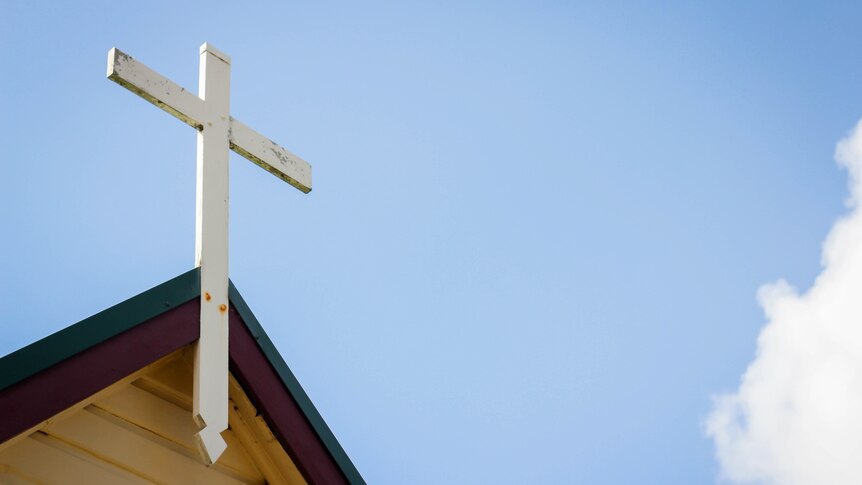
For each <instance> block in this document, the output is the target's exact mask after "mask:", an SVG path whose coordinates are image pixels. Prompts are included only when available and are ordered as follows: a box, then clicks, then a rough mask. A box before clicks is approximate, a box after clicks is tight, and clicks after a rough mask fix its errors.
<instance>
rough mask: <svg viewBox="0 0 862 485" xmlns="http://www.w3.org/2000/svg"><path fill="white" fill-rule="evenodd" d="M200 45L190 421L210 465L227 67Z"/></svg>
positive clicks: (224, 235)
mask: <svg viewBox="0 0 862 485" xmlns="http://www.w3.org/2000/svg"><path fill="white" fill-rule="evenodd" d="M226 57H227V56H224V55H223V54H221V53H220V52H218V51H215V50H213V49H211V46H210V45H209V44H204V45H202V46H201V63H200V83H199V88H198V91H199V92H200V95H201V98H203V99H204V100H206V115H207V120H206V127H205V129H204V130H202V131H201V132H199V133H198V149H197V191H196V192H197V197H196V211H197V217H196V218H195V221H196V223H195V265H196V266H200V268H201V296H200V302H201V304H200V310H201V317H200V338H199V339H198V341H197V342H196V343H195V350H196V353H195V366H194V367H195V371H194V392H193V394H192V416H194V418H195V422H197V424H198V427H200V428H201V430H200V431H199V432H198V433H197V434H196V435H195V436H196V439H197V440H198V444H199V445H200V446H199V449H200V452H201V457H202V458H203V459H204V461H205V462H207V463H214V462H215V461H217V460H218V457H219V455H221V454H222V452H223V451H224V450H225V447H226V446H227V444H226V443H225V442H224V440H223V439H222V437H221V432H222V431H224V430H226V429H227V426H228V418H227V401H228V392H227V373H228V349H227V342H228V340H227V331H228V316H227V315H228V306H229V305H230V301H228V165H229V162H230V148H229V143H228V137H229V135H228V132H229V131H230V120H229V118H230V64H229V63H228V61H227V59H225V58H226Z"/></svg>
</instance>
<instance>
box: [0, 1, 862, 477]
mask: <svg viewBox="0 0 862 485" xmlns="http://www.w3.org/2000/svg"><path fill="white" fill-rule="evenodd" d="M860 19H862V11H860V7H859V6H858V5H856V4H854V3H853V2H831V3H830V2H818V3H817V4H811V5H807V6H805V5H792V6H791V5H787V4H784V3H778V2H764V3H760V4H758V5H757V6H753V5H750V4H749V3H748V2H721V3H719V4H715V5H693V4H690V3H688V2H678V3H677V2H665V3H661V4H657V3H654V2H644V3H620V4H618V5H617V6H609V5H606V4H605V2H593V3H589V2H584V3H581V4H578V5H569V4H567V3H563V2H558V3H555V2H543V3H540V2H522V3H513V2H487V3H481V2H476V3H470V4H462V3H460V2H452V3H437V2H409V3H408V2H392V3H377V2H363V3H361V4H356V3H324V2H315V3H306V4H293V3H287V2H273V3H271V4H270V3H255V2H249V3H247V4H246V3H242V4H240V3H239V2H224V3H222V4H220V5H217V6H212V5H206V4H204V3H198V2H182V3H181V4H177V3H174V2H155V3H152V4H148V5H143V6H142V5H137V4H136V5H130V4H129V5H126V4H122V3H118V2H88V4H87V5H78V6H74V7H73V6H71V5H69V4H67V3H61V2H54V3H51V2H43V3H41V4H35V3H33V2H25V1H17V0H9V1H5V2H3V3H2V5H0V87H2V89H0V106H2V107H3V110H2V113H3V116H2V117H0V133H2V135H0V141H2V142H3V151H2V154H0V161H2V168H3V176H2V177H0V220H2V221H3V224H2V227H3V237H2V238H0V254H2V256H0V274H2V275H3V276H4V277H3V278H2V279H1V280H0V295H2V297H0V303H2V304H3V307H4V310H5V318H4V319H3V321H4V322H5V323H4V331H3V335H4V338H3V339H0V354H5V353H8V352H11V351H13V350H15V349H17V348H19V347H21V346H23V345H25V344H28V343H30V342H32V341H35V340H37V339H38V338H41V337H43V336H45V335H48V334H50V333H52V332H54V331H57V330H59V329H61V328H63V327H65V326H67V325H69V324H71V323H74V322H75V321H78V320H80V319H82V318H85V317H87V316H89V315H91V314H93V313H95V312H97V311H99V310H101V309H103V308H105V307H107V306H110V305H112V304H114V303H117V302H119V301H121V300H123V299H125V298H127V297H130V296H132V295H135V294H137V293H139V292H141V291H143V290H145V289H147V288H149V287H151V286H153V285H156V284H158V283H160V282H162V281H165V280H167V279H169V278H171V277H173V276H175V275H177V274H180V273H182V272H184V271H186V270H187V269H190V268H191V267H192V265H193V256H194V197H195V194H194V177H195V175H194V170H195V136H194V132H193V130H191V129H190V128H188V127H187V126H185V125H184V124H182V123H180V122H178V121H176V120H174V119H172V118H171V117H169V116H168V115H166V114H165V113H163V112H161V111H160V110H157V109H155V108H154V107H153V106H151V105H149V104H148V103H145V102H144V101H143V100H141V99H139V98H138V97H136V96H133V95H132V94H131V93H129V92H128V91H126V90H125V89H122V88H121V87H119V86H117V85H116V84H114V83H112V82H110V81H108V80H106V79H105V74H104V73H105V63H106V54H107V51H108V49H109V48H111V47H113V46H116V47H118V48H119V49H121V50H123V51H125V52H127V53H129V54H131V55H132V56H134V57H136V58H137V59H139V60H140V61H142V62H143V63H145V64H147V65H148V66H149V67H151V68H153V69H154V70H156V71H158V72H160V73H161V74H163V75H165V76H167V77H169V78H171V79H172V80H174V81H175V82H177V83H179V84H180V85H183V86H185V87H186V88H190V89H195V88H196V86H197V72H198V66H197V62H198V47H199V46H200V44H202V43H203V42H210V43H212V44H213V45H215V46H216V47H218V48H219V49H220V50H222V51H224V52H226V53H227V54H229V55H230V56H231V57H232V60H233V63H232V86H231V96H232V99H231V111H232V114H234V115H235V116H236V117H237V118H239V119H242V120H243V121H244V122H245V123H246V124H248V125H249V126H251V127H252V128H254V129H256V130H257V131H259V132H260V133H262V134H264V135H266V136H268V137H270V138H272V139H274V140H276V141H277V142H279V143H281V144H282V145H284V146H286V147H287V148H289V149H290V150H292V151H294V152H295V153H297V154H299V155H300V156H302V157H303V158H305V159H306V160H308V161H309V162H310V163H311V164H312V165H313V167H314V184H315V188H314V191H313V192H312V193H311V194H309V195H307V196H306V195H303V194H301V193H300V192H298V191H296V190H295V189H293V188H291V187H290V186H288V185H286V184H284V183H283V182H281V181H279V180H278V179H276V178H275V177H272V176H271V175H269V174H267V173H266V172H264V171H262V170H260V169H259V168H257V167H255V166H254V165H253V164H251V163H248V162H247V161H246V160H245V159H242V158H241V157H239V156H237V155H235V154H233V155H232V161H231V181H230V183H231V228H230V232H231V234H230V237H231V240H230V244H231V261H230V264H231V278H232V279H233V281H234V282H235V283H236V285H237V286H238V288H239V289H240V291H241V292H242V293H243V296H244V297H245V298H246V300H247V301H248V303H249V304H250V306H251V307H252V309H253V310H254V312H255V313H256V315H257V316H258V318H259V320H260V321H261V322H262V324H263V325H264V327H265V329H266V330H267V332H268V333H269V334H270V336H271V337H272V338H273V340H274V342H275V344H276V346H277V347H278V349H279V350H280V351H281V353H282V355H283V356H284V358H285V360H286V361H287V362H288V364H289V365H290V366H291V368H292V369H293V371H294V372H295V373H296V375H297V377H298V378H299V380H300V382H301V383H302V384H303V386H304V387H305V389H306V390H307V391H308V393H309V395H310V396H311V398H312V400H313V401H314V402H315V404H316V405H317V407H318V409H319V410H320V411H321V413H322V415H323V416H324V418H325V419H326V420H327V422H328V423H329V425H330V427H331V428H332V429H333V431H334V432H335V434H336V436H337V437H338V438H339V440H340V442H341V443H342V445H343V446H344V448H345V449H346V450H347V452H348V454H349V455H350V456H351V457H352V459H353V461H354V463H355V464H356V465H357V467H358V468H359V470H360V471H361V472H362V473H363V475H364V476H365V478H366V480H368V481H369V483H391V484H401V483H590V484H619V483H663V484H692V483H712V482H715V481H716V480H717V477H718V473H719V466H718V464H717V462H716V461H715V459H714V447H713V443H712V441H711V440H710V439H709V438H708V437H706V435H705V433H704V420H705V419H706V418H707V416H708V415H709V413H710V409H711V407H712V401H711V397H712V396H713V395H716V394H720V393H726V392H732V391H733V390H735V389H736V387H737V386H738V385H739V380H740V376H741V375H742V373H743V372H744V371H745V369H746V367H747V365H748V364H749V362H750V361H751V360H752V359H753V357H754V355H755V349H756V339H757V335H758V333H759V332H760V330H761V328H762V327H763V326H764V325H765V323H766V319H765V317H764V315H763V311H762V309H761V308H760V307H759V306H758V302H757V299H756V294H757V289H758V288H759V287H760V286H761V285H763V284H765V283H769V282H772V281H775V280H776V279H778V278H785V279H786V280H788V281H789V282H791V283H793V284H794V285H796V286H797V287H800V288H803V289H804V288H807V287H809V286H810V285H811V284H812V283H813V281H814V279H815V277H816V276H817V275H818V273H819V272H820V269H821V266H820V264H821V263H820V251H821V244H822V242H823V240H824V238H825V237H826V234H827V233H828V232H829V229H830V227H831V225H832V224H833V223H834V222H835V220H836V219H837V218H838V217H839V216H841V215H842V214H844V213H846V212H847V210H848V209H847V207H846V206H845V199H846V198H847V196H848V192H847V176H846V173H845V172H843V171H842V170H841V169H840V168H839V167H838V166H837V165H836V164H835V163H834V161H833V151H834V149H835V143H836V142H837V141H838V140H839V139H840V138H842V137H843V136H844V135H845V134H846V133H848V131H849V130H850V129H851V128H852V127H853V125H854V124H855V123H856V121H857V120H858V119H859V117H860V115H862V62H860V60H859V56H858V52H859V51H860V47H862V34H860V30H859V27H858V26H859V24H860V22H859V21H860Z"/></svg>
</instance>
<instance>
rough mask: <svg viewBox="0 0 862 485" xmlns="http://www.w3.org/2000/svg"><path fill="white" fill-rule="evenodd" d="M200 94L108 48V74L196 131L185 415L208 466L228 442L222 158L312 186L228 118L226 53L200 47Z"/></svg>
mask: <svg viewBox="0 0 862 485" xmlns="http://www.w3.org/2000/svg"><path fill="white" fill-rule="evenodd" d="M199 73H200V78H199V82H198V89H199V96H195V95H194V94H192V93H190V92H188V91H187V90H186V89H185V88H183V87H181V86H179V85H177V84H176V83H174V82H173V81H171V80H170V79H168V78H166V77H164V76H162V75H160V74H158V73H157V72H155V71H153V70H152V69H150V68H149V67H147V66H145V65H143V64H141V63H140V62H138V61H137V60H136V59H134V58H133V57H131V56H130V55H128V54H126V53H124V52H122V51H120V50H118V49H117V48H113V49H111V50H110V51H109V52H108V79H110V80H112V81H114V82H116V83H117V84H119V85H120V86H123V87H124V88H126V89H128V90H129V91H131V92H133V93H135V94H137V95H138V96H140V97H142V98H144V99H145V100H147V101H149V102H150V103H152V104H154V105H155V106H157V107H159V108H161V109H162V110H164V111H166V112H167V113H169V114H170V115H172V116H174V117H176V118H177V119H179V120H180V121H182V122H183V123H185V124H187V125H189V126H191V127H193V128H195V129H196V130H197V132H198V133H197V198H196V204H195V210H196V218H195V265H196V266H198V267H200V275H201V281H200V283H201V300H200V304H201V321H200V329H201V330H200V338H199V339H198V341H197V344H196V345H195V371H194V393H193V398H192V399H193V404H192V408H193V409H192V416H193V418H194V420H195V422H196V423H197V425H198V427H199V428H200V432H199V433H198V434H197V435H195V438H196V439H197V444H198V448H199V451H200V453H201V457H202V458H203V460H204V462H206V463H207V464H212V463H214V462H215V461H216V460H218V458H219V456H220V455H221V454H222V452H223V451H224V450H225V448H226V447H227V445H226V443H225V441H224V439H223V438H222V437H221V432H222V431H224V430H226V429H227V427H228V397H229V395H228V372H229V369H228V359H229V354H228V311H229V307H230V302H229V301H228V175H229V174H228V162H229V156H230V152H229V150H233V151H235V152H236V153H239V154H240V155H242V156H243V157H245V158H247V159H248V160H250V161H251V162H253V163H254V164H255V165H258V166H260V167H261V168H263V169H264V170H266V171H267V172H269V173H271V174H273V175H275V176H276V177H278V178H279V179H281V180H283V181H285V182H287V183H289V184H290V185H292V186H294V187H296V188H297V189H298V190H300V191H302V192H303V193H308V192H310V191H311V165H309V164H308V162H306V161H305V160H303V159H302V158H300V157H298V156H296V155H295V154H293V153H291V152H290V151H288V150H287V149H285V148H284V147H282V146H281V145H279V144H277V143H275V142H273V141H272V140H270V139H268V138H266V137H263V136H261V135H260V134H259V133H257V132H256V131H254V130H252V129H251V128H249V127H248V126H246V125H245V124H243V123H242V122H240V121H239V120H237V119H236V118H234V117H232V116H230V58H229V57H228V56H226V55H225V54H223V53H221V52H219V51H218V50H217V49H215V48H214V47H213V46H211V45H209V44H204V45H202V46H201V48H200V71H199Z"/></svg>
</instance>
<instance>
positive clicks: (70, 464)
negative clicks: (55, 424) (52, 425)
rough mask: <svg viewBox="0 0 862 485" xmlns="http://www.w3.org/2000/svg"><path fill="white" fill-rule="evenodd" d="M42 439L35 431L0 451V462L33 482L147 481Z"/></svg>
mask: <svg viewBox="0 0 862 485" xmlns="http://www.w3.org/2000/svg"><path fill="white" fill-rule="evenodd" d="M40 436H41V439H40ZM44 438H46V437H45V436H44V435H41V433H36V434H35V435H34V436H31V437H28V438H27V439H26V440H23V441H21V442H19V443H18V444H17V445H15V446H14V447H12V448H9V449H8V450H6V451H4V452H3V453H0V464H2V465H6V466H8V467H9V468H10V469H11V470H14V471H15V473H16V474H18V475H23V476H25V477H27V478H29V479H32V480H33V481H36V482H37V483H49V484H63V483H87V484H94V485H96V484H114V483H130V484H144V483H147V482H146V481H145V480H142V479H140V478H138V477H135V476H134V475H132V474H130V473H128V472H126V471H124V470H122V469H119V468H117V467H115V466H113V465H110V464H108V463H104V462H101V461H99V460H97V459H95V458H93V457H87V455H86V454H83V453H81V452H80V451H78V450H75V449H74V448H72V447H70V446H68V445H65V444H64V443H62V442H58V441H57V440H51V439H47V440H46V439H44Z"/></svg>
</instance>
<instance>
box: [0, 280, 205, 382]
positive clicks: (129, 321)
mask: <svg viewBox="0 0 862 485" xmlns="http://www.w3.org/2000/svg"><path fill="white" fill-rule="evenodd" d="M200 294H201V290H200V270H199V269H198V268H195V269H193V270H191V271H187V272H186V273H183V274H181V275H179V276H177V277H176V278H173V279H171V280H168V281H166V282H164V283H162V284H160V285H158V286H156V287H154V288H151V289H149V290H147V291H145V292H143V293H141V294H139V295H137V296H133V297H132V298H129V299H128V300H126V301H124V302H122V303H118V304H116V305H114V306H112V307H111V308H108V309H107V310H103V311H101V312H99V313H97V314H95V315H93V316H92V317H89V318H87V319H84V320H81V321H80V322H78V323H76V324H74V325H71V326H69V327H66V328H64V329H63V330H60V331H59V332H57V333H54V334H52V335H49V336H47V337H45V338H43V339H42V340H39V341H37V342H34V343H32V344H30V345H28V346H26V347H22V348H21V349H18V350H16V351H15V352H12V353H11V354H9V355H7V356H5V357H3V358H2V359H0V391H2V390H3V389H6V388H8V387H9V386H11V385H13V384H15V383H17V382H20V381H22V380H24V379H26V378H28V377H30V376H32V375H34V374H36V373H38V372H41V371H43V370H45V369H47V368H49V367H51V366H53V365H55V364H58V363H60V362H62V361H64V360H66V359H68V358H69V357H71V356H73V355H75V354H77V353H79V352H83V351H84V350H87V349H89V348H90V347H93V346H94V345H98V344H100V343H102V342H104V341H105V340H108V339H109V338H111V337H113V336H115V335H119V334H121V333H123V332H125V331H126V330H129V329H131V328H133V327H135V326H137V325H139V324H141V323H143V322H146V321H147V320H150V319H151V318H154V317H157V316H159V315H161V314H162V313H164V312H166V311H168V310H171V309H173V308H176V307H178V306H180V305H182V304H183V303H186V302H188V301H190V300H192V299H194V298H197V297H198V296H200Z"/></svg>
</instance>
